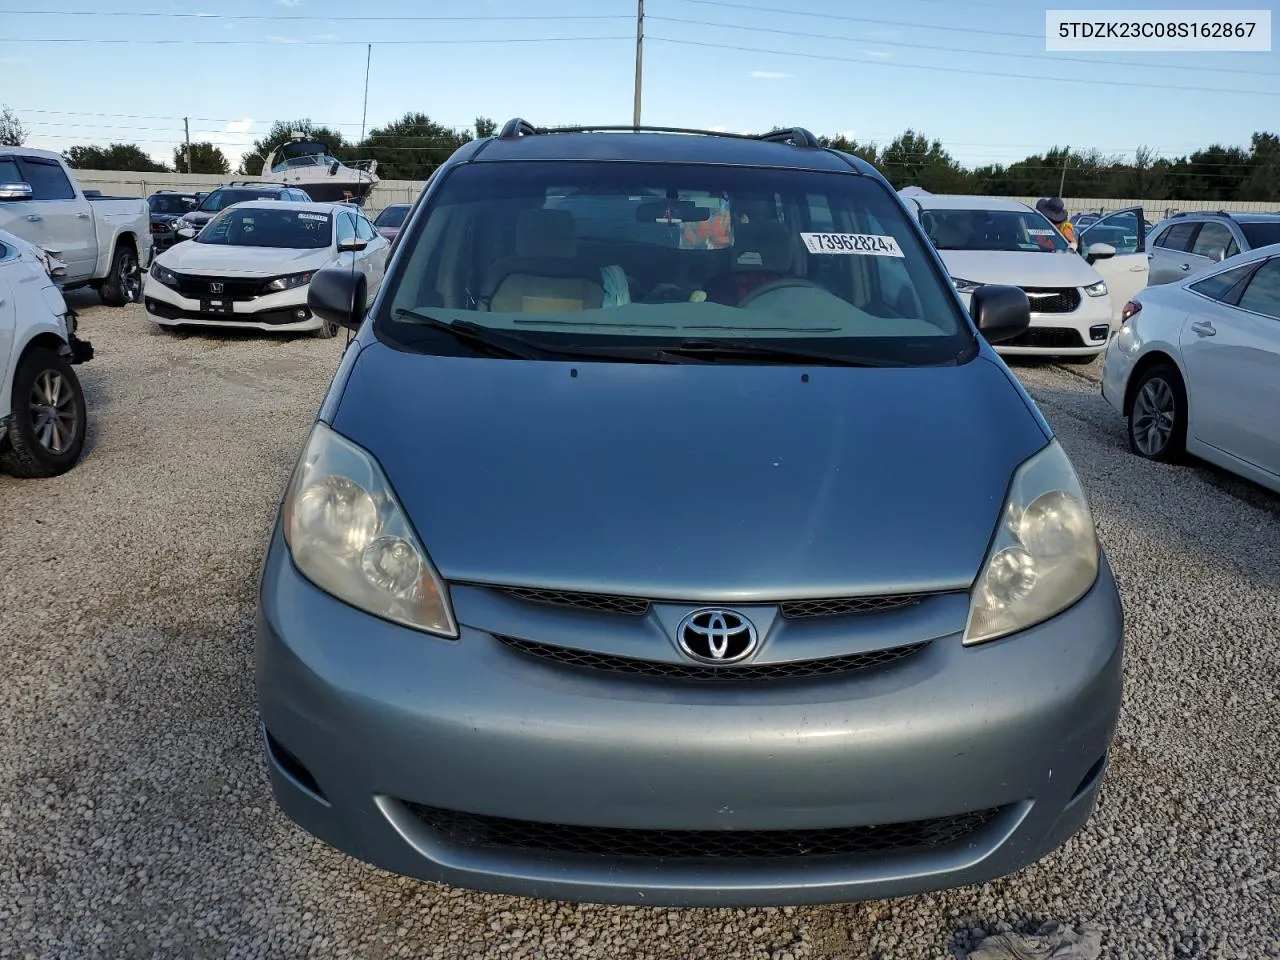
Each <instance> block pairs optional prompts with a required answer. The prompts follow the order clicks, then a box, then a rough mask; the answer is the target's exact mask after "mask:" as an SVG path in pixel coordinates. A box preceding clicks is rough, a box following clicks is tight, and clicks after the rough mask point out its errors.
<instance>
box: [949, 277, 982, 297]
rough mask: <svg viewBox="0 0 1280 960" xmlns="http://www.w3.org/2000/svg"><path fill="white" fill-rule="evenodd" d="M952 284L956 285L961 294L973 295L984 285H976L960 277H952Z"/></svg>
mask: <svg viewBox="0 0 1280 960" xmlns="http://www.w3.org/2000/svg"><path fill="white" fill-rule="evenodd" d="M951 282H952V283H954V284H955V285H956V289H957V290H959V291H960V292H961V293H973V291H975V290H977V289H978V288H979V287H980V286H982V284H980V283H974V282H973V281H972V280H961V279H960V278H959V277H952V278H951Z"/></svg>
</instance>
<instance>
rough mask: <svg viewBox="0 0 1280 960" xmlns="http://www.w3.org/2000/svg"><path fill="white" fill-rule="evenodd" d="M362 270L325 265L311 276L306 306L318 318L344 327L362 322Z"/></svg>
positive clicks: (358, 326) (350, 327)
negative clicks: (360, 271)
mask: <svg viewBox="0 0 1280 960" xmlns="http://www.w3.org/2000/svg"><path fill="white" fill-rule="evenodd" d="M364 289H365V287H364V274H362V273H359V272H357V271H353V270H352V269H351V268H350V267H325V268H324V269H323V270H318V271H317V272H316V275H315V276H314V277H312V278H311V285H310V287H309V288H308V289H307V309H309V310H310V311H311V312H312V313H314V314H315V315H316V316H317V317H319V318H320V319H321V320H327V321H329V322H330V323H336V324H338V326H340V327H346V328H347V329H348V330H359V329H360V324H361V323H363V322H364V306H365V305H364Z"/></svg>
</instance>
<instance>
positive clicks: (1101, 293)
mask: <svg viewBox="0 0 1280 960" xmlns="http://www.w3.org/2000/svg"><path fill="white" fill-rule="evenodd" d="M1084 292H1085V293H1087V294H1088V295H1089V296H1091V297H1105V296H1106V295H1107V281H1105V280H1099V281H1098V282H1097V283H1091V284H1090V285H1089V286H1087V287H1085V288H1084Z"/></svg>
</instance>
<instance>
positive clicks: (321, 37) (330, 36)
mask: <svg viewBox="0 0 1280 960" xmlns="http://www.w3.org/2000/svg"><path fill="white" fill-rule="evenodd" d="M337 39H338V35H337V34H336V33H314V34H312V35H311V40H312V41H313V42H315V43H324V42H325V41H328V40H337Z"/></svg>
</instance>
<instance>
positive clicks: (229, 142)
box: [191, 117, 257, 174]
mask: <svg viewBox="0 0 1280 960" xmlns="http://www.w3.org/2000/svg"><path fill="white" fill-rule="evenodd" d="M253 124H254V120H253V118H252V117H245V118H244V119H243V120H232V121H230V122H229V123H227V124H226V125H225V126H223V128H222V129H221V130H192V131H191V142H192V143H212V144H213V145H214V146H215V147H218V148H219V149H220V150H222V152H223V153H225V154H226V155H227V159H228V160H230V161H231V166H232V168H233V169H234V167H235V166H236V163H237V162H238V161H239V159H240V156H241V154H243V153H246V152H247V151H248V150H250V149H251V148H252V147H253V134H252V133H250V132H249V131H250V130H251V129H252V127H253ZM254 172H255V174H256V173H257V171H254Z"/></svg>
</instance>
